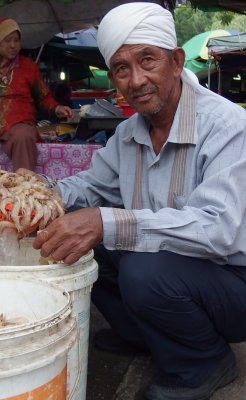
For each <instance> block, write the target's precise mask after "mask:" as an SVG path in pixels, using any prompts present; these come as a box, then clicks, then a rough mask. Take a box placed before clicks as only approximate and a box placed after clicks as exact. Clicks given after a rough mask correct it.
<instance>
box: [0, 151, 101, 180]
mask: <svg viewBox="0 0 246 400" xmlns="http://www.w3.org/2000/svg"><path fill="white" fill-rule="evenodd" d="M37 147H38V160H37V167H36V172H37V173H39V174H45V175H48V176H49V177H51V178H54V179H61V178H64V177H66V176H71V175H74V174H76V173H77V172H79V171H83V170H85V169H88V168H89V165H90V162H91V157H92V154H93V153H94V151H96V150H98V149H99V148H100V147H102V146H101V145H97V144H67V143H38V144H37ZM0 166H1V169H3V170H5V171H12V170H13V165H12V162H11V160H10V159H9V158H8V157H7V155H6V154H5V153H4V152H3V151H2V150H1V147H0Z"/></svg>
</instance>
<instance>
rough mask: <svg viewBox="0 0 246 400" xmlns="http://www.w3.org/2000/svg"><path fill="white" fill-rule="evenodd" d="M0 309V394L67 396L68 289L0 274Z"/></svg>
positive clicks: (11, 397) (62, 399)
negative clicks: (4, 277) (7, 277)
mask: <svg viewBox="0 0 246 400" xmlns="http://www.w3.org/2000/svg"><path fill="white" fill-rule="evenodd" d="M0 315H1V319H2V322H1V326H0V388H1V389H0V399H1V400H3V399H4V400H29V399H32V400H40V399H52V400H66V399H68V397H67V355H68V351H69V349H70V348H71V346H72V345H73V344H74V342H75V340H76V337H77V324H76V319H75V318H74V317H73V316H72V308H71V301H70V297H69V294H68V293H67V292H65V291H64V290H63V289H61V288H60V287H58V286H57V285H52V284H48V283H46V282H38V281H25V280H19V279H11V280H10V279H3V278H0Z"/></svg>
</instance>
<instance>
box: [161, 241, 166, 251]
mask: <svg viewBox="0 0 246 400" xmlns="http://www.w3.org/2000/svg"><path fill="white" fill-rule="evenodd" d="M165 247H166V243H165V242H162V243H161V244H160V249H161V250H164V249H165Z"/></svg>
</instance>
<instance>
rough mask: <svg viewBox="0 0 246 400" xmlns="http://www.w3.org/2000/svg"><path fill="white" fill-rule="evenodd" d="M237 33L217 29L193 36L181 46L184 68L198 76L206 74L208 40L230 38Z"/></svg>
mask: <svg viewBox="0 0 246 400" xmlns="http://www.w3.org/2000/svg"><path fill="white" fill-rule="evenodd" d="M237 33H239V32H236V31H228V30H223V29H217V30H213V31H207V32H203V33H199V34H198V35H195V36H193V37H192V38H191V39H189V40H188V41H187V42H186V43H184V45H183V46H182V47H183V49H184V51H185V67H186V68H188V69H190V70H191V71H193V72H194V73H196V74H197V75H198V76H199V75H201V74H206V73H207V70H208V66H207V60H208V47H207V44H208V41H209V39H211V38H216V37H221V36H230V35H233V34H237Z"/></svg>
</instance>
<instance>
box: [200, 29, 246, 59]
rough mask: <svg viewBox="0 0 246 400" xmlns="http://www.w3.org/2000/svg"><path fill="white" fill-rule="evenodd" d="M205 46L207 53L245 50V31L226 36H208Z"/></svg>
mask: <svg viewBox="0 0 246 400" xmlns="http://www.w3.org/2000/svg"><path fill="white" fill-rule="evenodd" d="M207 47H208V53H209V54H214V53H227V52H236V51H238V52H240V51H243V50H244V51H245V50H246V33H241V34H239V35H232V36H227V37H213V38H210V39H209V40H208V44H207Z"/></svg>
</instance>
